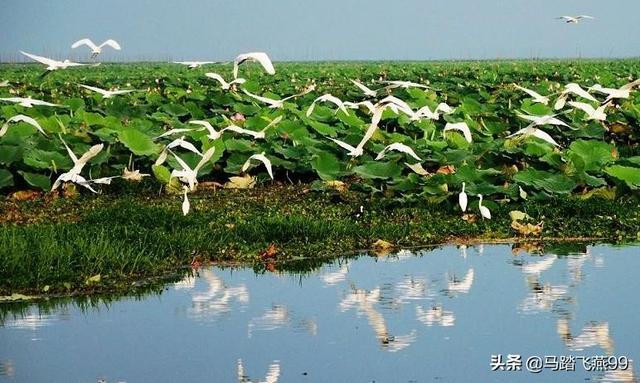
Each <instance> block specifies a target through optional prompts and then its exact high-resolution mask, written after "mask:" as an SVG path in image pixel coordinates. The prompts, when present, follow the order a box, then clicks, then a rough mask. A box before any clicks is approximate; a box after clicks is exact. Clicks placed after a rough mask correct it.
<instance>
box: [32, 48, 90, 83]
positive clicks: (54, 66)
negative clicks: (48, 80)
mask: <svg viewBox="0 0 640 383" xmlns="http://www.w3.org/2000/svg"><path fill="white" fill-rule="evenodd" d="M20 53H22V54H23V55H25V56H27V57H29V58H30V59H32V60H35V61H37V62H39V63H41V64H44V65H46V66H47V68H46V69H47V70H46V71H45V72H44V73H43V74H42V75H40V77H44V76H46V75H47V74H48V73H50V72H52V71H54V70H58V69H66V68H68V67H73V66H84V65H87V64H80V63H74V62H71V61H69V60H64V61H57V60H53V59H50V58H47V57H42V56H36V55H34V54H31V53H27V52H23V51H20Z"/></svg>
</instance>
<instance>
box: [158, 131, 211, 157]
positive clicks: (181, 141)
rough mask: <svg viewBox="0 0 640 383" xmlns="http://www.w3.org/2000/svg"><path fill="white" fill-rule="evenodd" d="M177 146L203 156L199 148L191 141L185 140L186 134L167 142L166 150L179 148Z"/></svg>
mask: <svg viewBox="0 0 640 383" xmlns="http://www.w3.org/2000/svg"><path fill="white" fill-rule="evenodd" d="M177 147H180V148H183V149H186V150H188V151H190V152H193V153H195V154H197V155H200V156H202V153H201V152H200V151H199V150H198V148H196V147H195V146H194V145H193V144H192V143H191V142H189V141H185V139H184V136H182V137H180V138H178V139H175V140H173V141H171V142H170V143H169V144H167V146H166V148H165V150H171V149H173V148H177Z"/></svg>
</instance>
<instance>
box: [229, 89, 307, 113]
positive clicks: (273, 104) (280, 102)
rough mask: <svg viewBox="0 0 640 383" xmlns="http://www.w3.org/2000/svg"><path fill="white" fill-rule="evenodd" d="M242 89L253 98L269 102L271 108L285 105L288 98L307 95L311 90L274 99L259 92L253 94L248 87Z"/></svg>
mask: <svg viewBox="0 0 640 383" xmlns="http://www.w3.org/2000/svg"><path fill="white" fill-rule="evenodd" d="M242 91H243V92H244V94H246V95H247V96H249V97H253V98H255V99H256V100H258V101H260V102H263V103H265V104H269V108H274V109H276V108H282V107H284V103H285V102H286V101H288V100H290V99H292V98H296V97H300V96H303V95H305V94H307V93H309V91H308V90H305V91H303V92H301V93H298V94H294V95H291V96H288V97H285V98H283V99H280V100H274V99H272V98H268V97H263V96H258V95H257V94H253V93H251V92H249V91H248V90H246V89H242Z"/></svg>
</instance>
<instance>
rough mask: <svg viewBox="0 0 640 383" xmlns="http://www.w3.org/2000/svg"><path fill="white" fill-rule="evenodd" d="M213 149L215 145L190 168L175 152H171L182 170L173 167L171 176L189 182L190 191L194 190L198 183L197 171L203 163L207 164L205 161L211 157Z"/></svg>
mask: <svg viewBox="0 0 640 383" xmlns="http://www.w3.org/2000/svg"><path fill="white" fill-rule="evenodd" d="M215 151H216V148H215V147H212V148H211V149H209V150H207V151H206V152H205V153H204V155H203V156H202V158H201V159H200V162H198V165H196V167H195V168H193V169H191V168H190V167H189V165H187V163H186V162H184V161H183V160H182V158H180V157H178V156H176V155H175V153H172V154H173V157H174V158H175V159H176V161H178V164H179V165H180V166H181V167H182V170H175V169H174V170H173V171H172V172H171V177H172V178H173V177H176V178H178V179H180V180H181V181H182V182H185V183H187V184H189V190H190V191H193V190H195V187H196V185H197V184H198V180H197V177H198V172H199V171H200V169H201V168H202V167H203V166H204V165H206V164H207V162H209V160H210V159H211V157H212V156H213V153H214V152H215Z"/></svg>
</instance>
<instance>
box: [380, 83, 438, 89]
mask: <svg viewBox="0 0 640 383" xmlns="http://www.w3.org/2000/svg"><path fill="white" fill-rule="evenodd" d="M383 83H385V84H389V85H387V86H386V88H387V89H394V88H403V89H408V88H422V89H430V88H429V87H428V86H426V85H422V84H418V83H415V82H411V81H383Z"/></svg>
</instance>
